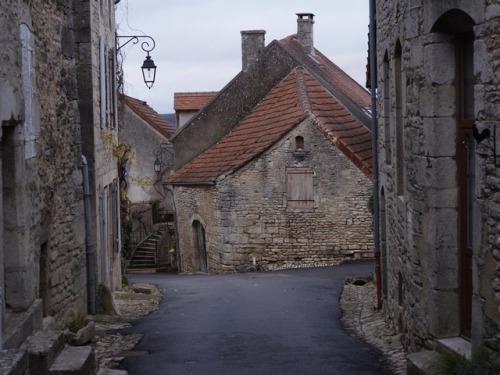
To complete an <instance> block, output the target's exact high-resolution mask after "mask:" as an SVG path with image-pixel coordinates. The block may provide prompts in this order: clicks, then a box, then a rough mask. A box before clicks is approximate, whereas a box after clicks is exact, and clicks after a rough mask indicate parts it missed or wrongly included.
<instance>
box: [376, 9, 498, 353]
mask: <svg viewBox="0 0 500 375" xmlns="http://www.w3.org/2000/svg"><path fill="white" fill-rule="evenodd" d="M499 21H500V8H499V5H498V2H496V1H488V0H484V1H483V0H481V1H467V0H447V1H431V0H414V1H407V2H406V1H405V2H403V1H396V0H394V1H377V2H376V24H377V52H376V53H377V70H378V80H377V81H378V90H379V97H378V104H377V110H378V114H379V116H378V127H379V142H378V147H379V171H380V176H381V177H380V187H381V189H380V195H379V197H380V208H381V213H380V219H381V234H380V237H381V250H382V255H383V262H382V268H383V292H384V293H383V295H384V308H385V311H386V312H387V314H388V316H389V317H390V319H391V320H393V321H394V322H395V323H396V324H397V326H399V328H400V330H401V332H402V334H403V336H402V337H403V341H404V344H405V346H406V347H407V348H409V349H410V350H417V349H419V348H422V347H429V346H432V340H433V339H435V338H446V337H453V336H465V337H470V338H471V339H472V343H473V344H487V345H488V346H489V347H491V348H493V349H495V350H497V351H498V350H499V343H500V299H499V298H498V296H499V291H500V288H499V285H500V274H499V272H498V271H499V269H500V263H499V261H500V256H499V254H500V250H499V247H498V246H499V243H500V242H499V241H498V238H499V234H500V233H499V229H498V228H499V219H500V210H499V209H498V207H499V203H500V202H499V196H500V195H499V194H498V191H499V187H500V184H498V181H499V178H500V174H499V168H498V165H499V164H498V162H499V161H498V160H497V159H498V158H497V156H495V153H496V152H497V151H496V149H499V136H498V135H497V133H498V129H497V126H498V125H499V124H500V122H498V118H499V115H500V110H499V106H498V104H499V101H498V95H497V93H498V90H499V89H500V80H499V77H498V74H497V73H496V71H497V70H498V65H499V63H500V52H499V51H500V49H499V47H500V44H499V35H500V22H499ZM484 129H488V130H486V131H485V130H484ZM488 131H489V134H487V132H488ZM480 134H483V135H484V136H485V138H484V139H481V137H479V135H480Z"/></svg>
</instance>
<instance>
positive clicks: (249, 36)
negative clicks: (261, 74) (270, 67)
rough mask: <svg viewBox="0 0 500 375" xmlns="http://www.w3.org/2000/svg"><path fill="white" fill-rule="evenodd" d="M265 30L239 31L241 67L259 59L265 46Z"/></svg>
mask: <svg viewBox="0 0 500 375" xmlns="http://www.w3.org/2000/svg"><path fill="white" fill-rule="evenodd" d="M265 35H266V31H265V30H247V31H242V32H241V50H242V56H241V58H242V69H243V71H246V70H247V69H248V67H249V66H250V65H252V64H253V63H254V62H256V61H258V60H259V57H260V55H261V54H262V52H263V51H264V48H265Z"/></svg>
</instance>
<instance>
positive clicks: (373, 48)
mask: <svg viewBox="0 0 500 375" xmlns="http://www.w3.org/2000/svg"><path fill="white" fill-rule="evenodd" d="M375 2H376V0H370V91H371V105H372V119H371V128H372V164H373V241H374V245H375V249H374V250H375V281H376V285H377V308H378V309H379V310H380V309H381V308H382V272H381V264H380V263H381V259H380V233H379V232H380V230H379V228H380V223H379V210H380V209H379V199H378V191H379V181H378V147H377V146H378V125H377V73H376V72H377V35H376V32H377V28H376V24H375Z"/></svg>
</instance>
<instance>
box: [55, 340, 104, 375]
mask: <svg viewBox="0 0 500 375" xmlns="http://www.w3.org/2000/svg"><path fill="white" fill-rule="evenodd" d="M97 370H98V368H97V361H96V357H95V354H94V350H93V349H92V347H91V346H67V347H66V348H64V349H63V351H62V352H61V354H59V356H58V357H57V358H56V360H55V362H54V364H53V365H52V366H51V367H50V372H49V375H95V374H96V373H97Z"/></svg>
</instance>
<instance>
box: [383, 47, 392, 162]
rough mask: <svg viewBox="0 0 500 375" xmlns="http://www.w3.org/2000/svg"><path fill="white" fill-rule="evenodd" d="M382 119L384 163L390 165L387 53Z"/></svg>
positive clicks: (384, 70) (384, 68)
mask: <svg viewBox="0 0 500 375" xmlns="http://www.w3.org/2000/svg"><path fill="white" fill-rule="evenodd" d="M382 74H383V79H384V83H383V92H382V95H383V98H384V100H383V104H384V106H383V110H384V113H383V119H384V148H385V162H386V164H391V122H390V121H391V120H390V119H391V112H390V111H391V110H390V108H391V107H390V95H389V89H390V78H389V56H388V53H387V51H386V52H385V56H384V63H383V73H382Z"/></svg>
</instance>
